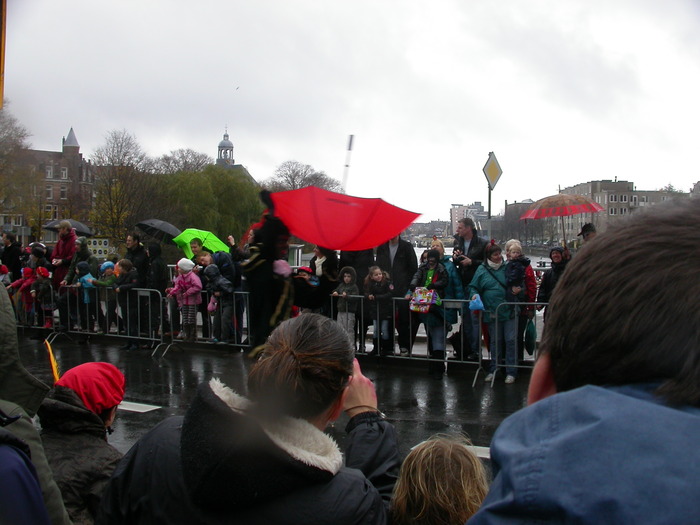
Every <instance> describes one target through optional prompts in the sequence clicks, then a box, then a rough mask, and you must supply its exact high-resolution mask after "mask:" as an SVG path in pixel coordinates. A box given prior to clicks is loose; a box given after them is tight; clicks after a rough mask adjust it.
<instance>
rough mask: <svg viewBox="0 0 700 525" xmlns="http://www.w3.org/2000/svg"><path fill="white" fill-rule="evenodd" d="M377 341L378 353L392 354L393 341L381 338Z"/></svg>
mask: <svg viewBox="0 0 700 525" xmlns="http://www.w3.org/2000/svg"><path fill="white" fill-rule="evenodd" d="M380 341H381V342H380V343H379V355H383V356H384V355H390V356H391V355H394V341H392V340H391V339H386V340H385V339H381V340H380Z"/></svg>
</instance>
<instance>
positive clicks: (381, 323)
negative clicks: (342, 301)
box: [365, 266, 394, 356]
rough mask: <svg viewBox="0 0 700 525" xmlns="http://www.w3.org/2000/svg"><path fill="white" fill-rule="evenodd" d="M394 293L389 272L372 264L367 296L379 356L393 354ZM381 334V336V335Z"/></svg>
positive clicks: (366, 284) (367, 283)
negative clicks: (391, 331) (390, 329)
mask: <svg viewBox="0 0 700 525" xmlns="http://www.w3.org/2000/svg"><path fill="white" fill-rule="evenodd" d="M393 295H394V285H393V284H392V283H391V279H390V278H389V274H388V273H387V272H384V271H382V269H381V268H380V267H379V266H372V267H370V269H369V273H368V274H367V277H366V278H365V298H366V299H367V300H368V301H369V305H370V306H369V309H370V315H371V317H372V320H373V321H374V339H375V341H376V343H375V345H376V350H377V351H375V352H372V353H376V354H377V355H379V356H384V355H389V354H393V353H394V352H393V346H394V342H393V341H392V340H391V339H390V337H389V336H390V332H389V321H390V320H391V319H392V317H393V315H394V308H393V304H392V300H391V298H392V297H393ZM380 336H381V337H380Z"/></svg>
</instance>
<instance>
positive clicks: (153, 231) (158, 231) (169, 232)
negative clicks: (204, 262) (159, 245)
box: [136, 219, 182, 244]
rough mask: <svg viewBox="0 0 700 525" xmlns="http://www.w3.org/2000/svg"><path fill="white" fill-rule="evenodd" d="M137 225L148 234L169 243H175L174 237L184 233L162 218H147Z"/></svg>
mask: <svg viewBox="0 0 700 525" xmlns="http://www.w3.org/2000/svg"><path fill="white" fill-rule="evenodd" d="M136 227H137V228H138V229H139V230H141V231H142V232H143V233H145V234H146V235H150V236H151V237H153V238H154V239H158V240H159V241H160V242H164V243H167V244H175V243H174V242H173V239H174V238H175V237H177V236H178V235H180V234H181V233H182V232H181V231H180V230H179V229H177V228H176V227H175V226H173V225H172V224H170V223H169V222H165V221H161V220H160V219H146V220H145V221H141V222H139V223H138V224H137V225H136Z"/></svg>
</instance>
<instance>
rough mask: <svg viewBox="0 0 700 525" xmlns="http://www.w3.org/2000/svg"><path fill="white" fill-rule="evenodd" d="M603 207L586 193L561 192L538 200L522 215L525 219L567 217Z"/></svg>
mask: <svg viewBox="0 0 700 525" xmlns="http://www.w3.org/2000/svg"><path fill="white" fill-rule="evenodd" d="M599 211H603V207H602V206H601V205H600V204H598V203H597V202H593V201H592V200H591V199H589V198H588V197H586V196H584V195H569V194H566V193H559V194H557V195H551V196H549V197H545V198H544V199H540V200H538V201H537V202H536V203H534V204H533V205H532V206H530V209H529V210H528V211H526V212H525V213H523V214H522V215H521V216H520V220H524V219H546V218H547V217H566V216H568V215H578V214H580V213H597V212H599Z"/></svg>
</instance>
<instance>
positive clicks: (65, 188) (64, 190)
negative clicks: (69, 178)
mask: <svg viewBox="0 0 700 525" xmlns="http://www.w3.org/2000/svg"><path fill="white" fill-rule="evenodd" d="M61 198H62V199H64V200H65V199H67V198H68V186H63V185H62V186H61Z"/></svg>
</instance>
